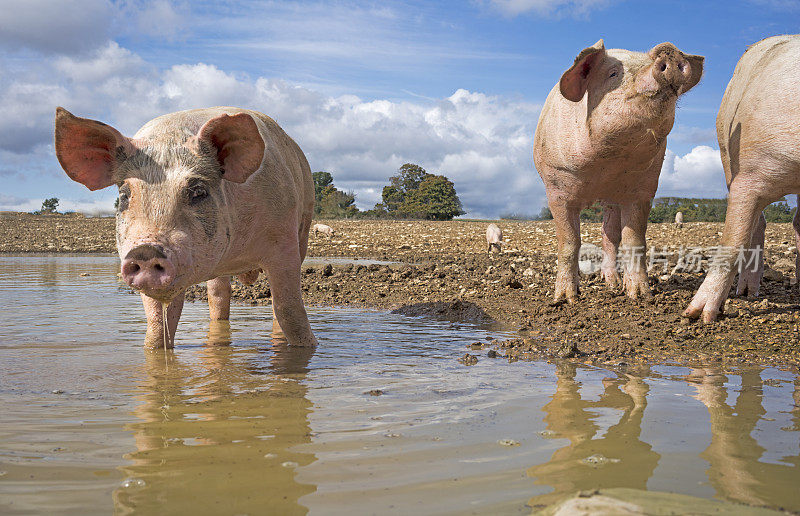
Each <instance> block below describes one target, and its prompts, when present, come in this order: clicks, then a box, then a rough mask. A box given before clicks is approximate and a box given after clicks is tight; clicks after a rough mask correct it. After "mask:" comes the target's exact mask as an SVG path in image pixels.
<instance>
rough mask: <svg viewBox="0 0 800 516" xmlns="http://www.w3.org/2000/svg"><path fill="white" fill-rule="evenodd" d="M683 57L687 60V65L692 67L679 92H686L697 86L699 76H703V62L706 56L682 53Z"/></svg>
mask: <svg viewBox="0 0 800 516" xmlns="http://www.w3.org/2000/svg"><path fill="white" fill-rule="evenodd" d="M683 57H685V58H686V60H687V61H689V66H691V67H692V74H691V76H689V80H688V81H686V86H684V88H683V91H682V92H681V93H686V92H687V91H689V90H691V89H692V88H694V87H695V86H697V83H698V82H700V78H701V77H702V76H703V63H704V62H705V60H706V58H705V57H703V56H693V55H689V54H684V55H683Z"/></svg>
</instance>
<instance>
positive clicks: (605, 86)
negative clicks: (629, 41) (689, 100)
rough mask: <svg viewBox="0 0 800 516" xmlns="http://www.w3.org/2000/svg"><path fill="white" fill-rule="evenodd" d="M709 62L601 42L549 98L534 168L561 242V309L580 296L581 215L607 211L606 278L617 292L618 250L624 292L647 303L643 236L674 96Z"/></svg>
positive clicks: (665, 46) (665, 47)
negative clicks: (595, 207)
mask: <svg viewBox="0 0 800 516" xmlns="http://www.w3.org/2000/svg"><path fill="white" fill-rule="evenodd" d="M702 74H703V58H702V57H701V56H694V55H688V54H684V53H683V52H681V51H680V50H678V49H677V48H675V46H673V45H672V44H671V43H661V44H660V45H657V46H655V47H654V48H652V49H651V50H650V51H649V52H647V53H642V52H631V51H628V50H620V49H609V50H606V48H605V46H604V45H603V41H602V40H600V41H598V42H597V43H596V44H595V45H594V46H591V47H589V48H586V49H584V50H582V51H581V52H580V54H578V57H577V58H576V59H575V63H574V64H573V65H572V67H571V68H570V69H569V70H567V71H566V72H564V75H562V76H561V80H560V82H559V84H557V85H556V86H555V87H554V88H553V89H552V91H550V94H549V95H548V96H547V100H546V101H545V104H544V107H543V108H542V114H541V116H540V117H539V124H538V126H537V127H536V134H535V135H534V141H533V161H534V163H535V164H536V169H537V170H538V171H539V174H540V175H541V176H542V180H543V181H544V184H545V188H546V189H547V202H548V204H549V206H550V211H551V212H552V214H553V220H554V222H555V225H556V237H557V239H558V273H557V275H556V286H555V301H561V300H564V299H565V300H567V301H569V302H573V301H574V300H575V299H576V297H577V295H578V279H579V278H578V250H579V249H580V245H581V236H580V219H579V215H580V211H581V209H582V208H584V207H586V206H589V205H591V204H592V203H594V202H595V201H600V202H601V203H602V204H603V205H604V208H603V254H604V259H603V264H602V267H601V272H602V274H603V277H604V278H605V281H606V283H608V284H609V285H610V286H611V287H612V288H617V287H618V286H619V285H620V276H619V273H618V272H617V266H616V257H617V247H618V246H619V245H620V242H621V243H622V247H621V250H622V251H623V253H622V255H623V258H624V259H625V263H624V265H625V267H626V270H625V276H624V288H625V292H626V293H627V295H628V296H629V297H631V298H639V297H649V296H650V288H649V286H648V284H647V269H646V266H645V265H646V263H645V255H644V249H645V230H646V228H647V217H648V214H649V213H650V202H651V201H652V199H653V196H654V195H655V192H656V187H657V186H658V176H659V173H660V172H661V163H662V162H663V160H664V152H665V151H666V144H667V134H669V132H670V130H671V129H672V125H673V122H674V120H675V103H676V102H677V100H678V97H679V96H680V95H682V94H684V93H686V92H687V91H689V90H690V89H691V88H693V87H694V86H695V85H696V84H697V83H698V81H699V80H700V77H701V75H702Z"/></svg>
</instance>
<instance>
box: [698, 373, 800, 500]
mask: <svg viewBox="0 0 800 516" xmlns="http://www.w3.org/2000/svg"><path fill="white" fill-rule="evenodd" d="M762 371H763V370H762V369H760V368H754V369H747V370H743V371H741V387H740V388H739V389H738V391H739V392H738V394H737V396H736V401H735V402H733V403H731V404H729V402H728V400H729V397H730V388H729V387H727V386H726V384H728V383H731V384H735V383H736V382H735V381H731V380H730V379H729V378H728V377H727V376H726V375H725V374H723V373H722V371H721V370H719V369H714V368H709V369H695V370H693V371H692V374H691V375H690V376H689V378H688V379H689V380H690V381H691V382H692V383H694V384H695V390H696V392H697V394H696V395H695V398H697V399H698V400H699V401H700V402H702V403H703V404H704V405H705V406H706V407H707V408H708V414H709V417H710V420H711V443H710V444H709V445H708V448H706V449H705V451H703V453H702V454H700V456H701V457H702V458H703V459H705V460H706V461H708V465H709V467H708V471H707V473H708V479H709V481H710V483H711V485H712V486H713V487H714V489H715V490H716V491H717V497H720V498H726V499H729V500H736V501H738V502H743V503H747V504H754V505H769V506H773V507H784V508H786V509H789V510H797V508H798V503H797V486H798V485H800V456H799V455H792V456H783V457H782V458H781V460H780V461H779V462H778V461H776V460H775V459H774V456H772V457H769V450H767V449H766V448H764V446H762V445H761V444H759V442H758V440H757V437H758V436H759V434H761V432H759V429H758V428H757V427H758V425H759V422H760V421H762V420H764V419H765V416H766V414H767V411H766V410H765V409H764V405H763V401H764V399H765V395H764V394H765V393H764V382H763V380H762V378H761V374H762ZM798 392H800V390H795V396H797V393H798ZM798 423H800V411H797V410H796V411H795V427H794V428H793V429H791V430H794V431H797V430H800V427H798ZM784 430H790V428H786V429H784ZM787 437H788V436H787ZM767 442H768V441H767Z"/></svg>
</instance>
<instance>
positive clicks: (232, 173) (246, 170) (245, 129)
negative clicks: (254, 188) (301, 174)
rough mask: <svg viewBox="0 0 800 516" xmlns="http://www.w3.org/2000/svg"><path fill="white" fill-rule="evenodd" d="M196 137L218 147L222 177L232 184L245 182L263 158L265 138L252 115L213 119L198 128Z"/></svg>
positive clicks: (218, 159)
mask: <svg viewBox="0 0 800 516" xmlns="http://www.w3.org/2000/svg"><path fill="white" fill-rule="evenodd" d="M197 140H198V141H199V142H207V143H208V144H211V146H212V147H214V148H215V149H216V150H217V161H219V164H220V166H222V178H223V179H227V180H228V181H233V182H234V183H244V182H245V181H247V178H248V177H250V175H251V174H252V173H253V172H255V171H256V170H258V169H259V167H261V161H262V160H263V159H264V148H265V146H264V139H263V138H261V134H260V133H259V132H258V126H256V123H255V121H254V120H253V117H251V116H250V115H248V114H246V113H238V114H236V115H233V116H231V115H220V116H218V117H216V118H212V119H211V120H209V121H208V122H206V123H205V124H204V125H203V127H201V128H200V131H198V133H197Z"/></svg>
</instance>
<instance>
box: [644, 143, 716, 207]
mask: <svg viewBox="0 0 800 516" xmlns="http://www.w3.org/2000/svg"><path fill="white" fill-rule="evenodd" d="M727 194H728V189H727V187H726V186H725V173H724V172H723V169H722V160H721V159H720V155H719V150H718V149H712V148H711V147H708V146H706V145H698V146H697V147H695V148H693V149H692V150H691V151H690V152H688V153H687V154H685V155H683V156H679V155H677V154H675V153H674V152H672V151H671V150H669V149H667V153H666V156H665V157H664V164H663V165H662V167H661V177H660V179H659V185H658V192H657V194H656V195H657V196H659V197H667V196H670V197H725V196H726V195H727Z"/></svg>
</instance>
